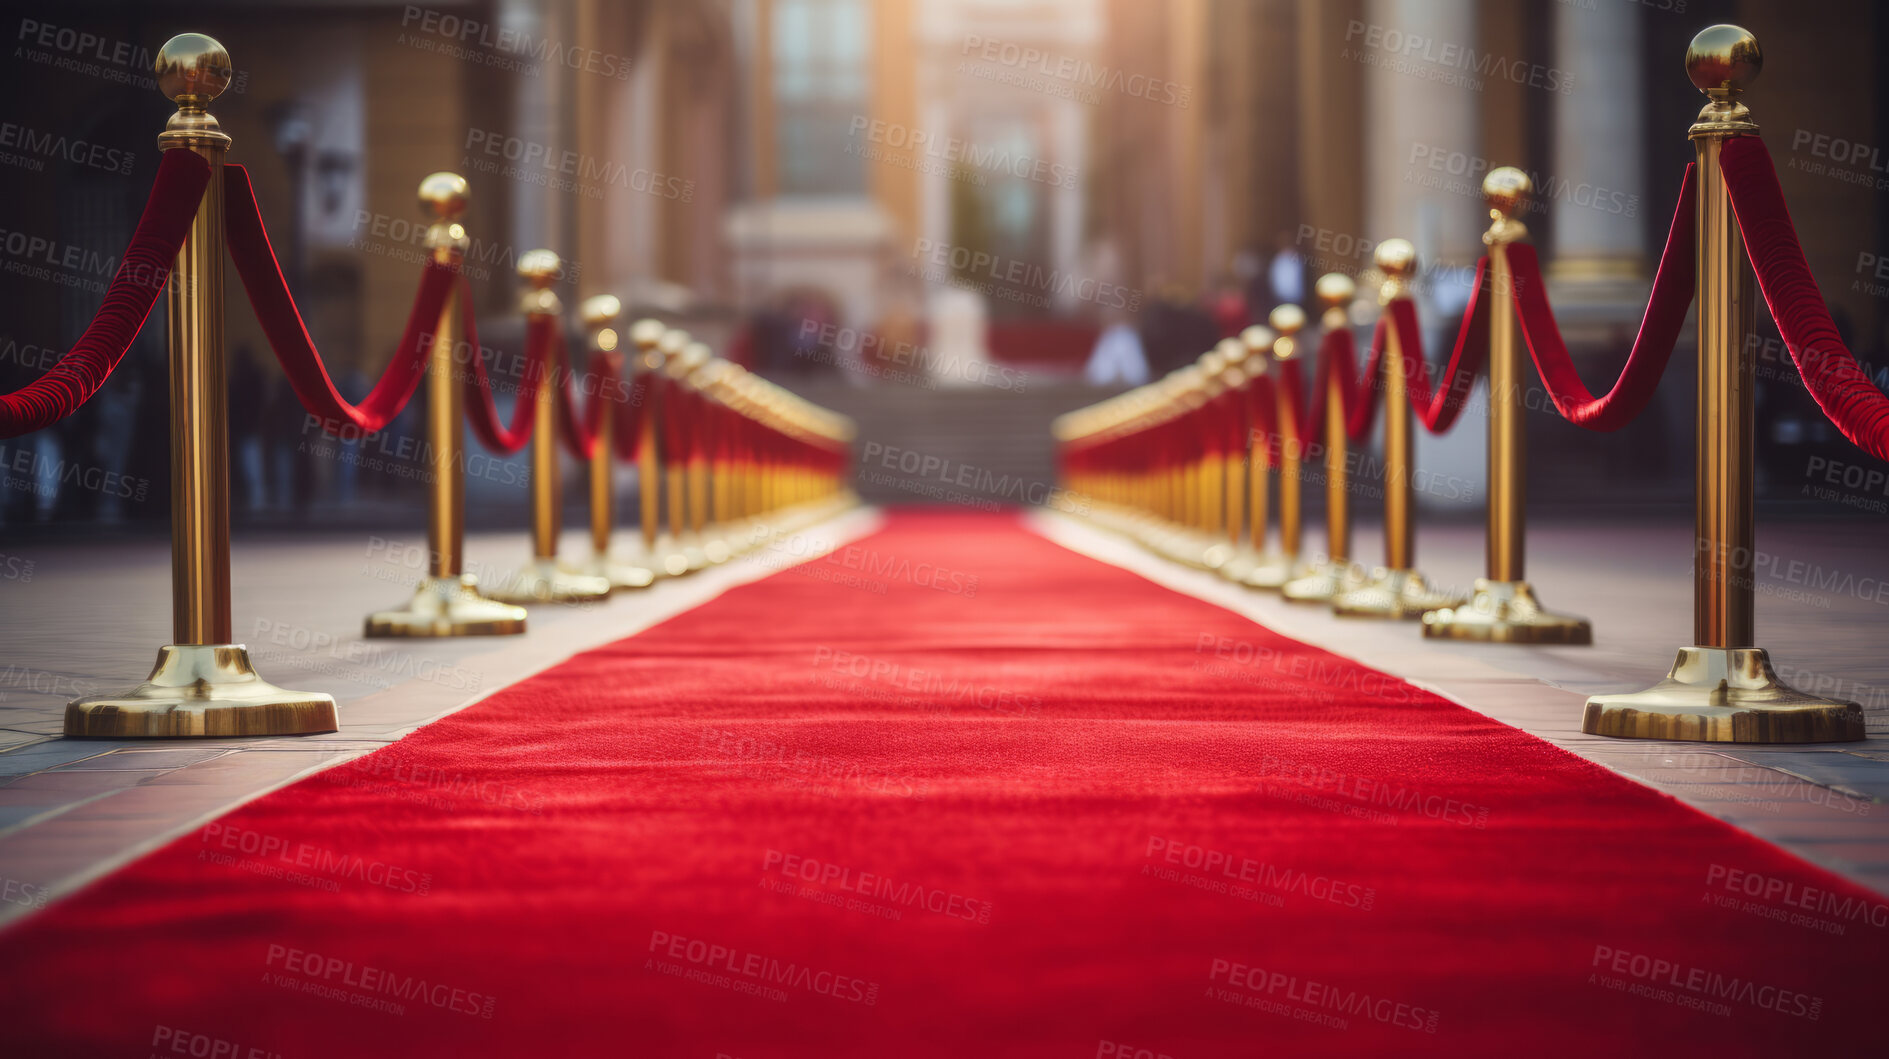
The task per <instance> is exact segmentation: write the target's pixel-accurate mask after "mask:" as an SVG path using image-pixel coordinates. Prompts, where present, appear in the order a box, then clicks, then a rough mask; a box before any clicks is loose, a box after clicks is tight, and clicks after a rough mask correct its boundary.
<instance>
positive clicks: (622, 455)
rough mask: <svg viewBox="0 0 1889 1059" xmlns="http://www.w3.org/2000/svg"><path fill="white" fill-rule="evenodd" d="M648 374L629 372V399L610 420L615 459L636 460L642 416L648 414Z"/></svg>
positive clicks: (639, 445) (641, 428)
mask: <svg viewBox="0 0 1889 1059" xmlns="http://www.w3.org/2000/svg"><path fill="white" fill-rule="evenodd" d="M649 376H650V373H649V372H647V371H639V372H634V373H632V374H631V376H630V396H629V400H628V402H627V403H626V404H625V405H624V406H623V408H622V409H620V410H619V412H618V414H617V416H616V418H615V419H613V420H612V421H611V423H612V427H613V431H614V433H615V434H616V437H615V439H614V441H615V447H616V451H617V459H619V460H622V461H623V462H625V463H634V462H636V455H637V452H638V450H639V449H640V447H641V445H642V437H643V417H644V416H646V415H649V414H650V411H649V394H650V389H649V385H650V379H649Z"/></svg>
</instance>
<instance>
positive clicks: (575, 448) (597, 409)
mask: <svg viewBox="0 0 1889 1059" xmlns="http://www.w3.org/2000/svg"><path fill="white" fill-rule="evenodd" d="M569 362H570V350H569V348H568V347H567V346H566V345H565V344H564V334H563V332H562V331H560V332H558V335H557V360H556V363H555V364H554V365H553V366H552V369H551V370H552V371H554V372H556V373H557V374H558V375H559V377H560V378H561V379H562V381H561V382H560V383H559V384H558V436H559V437H561V438H562V439H563V440H564V450H565V451H566V452H568V453H570V454H571V456H572V457H573V458H575V459H578V460H588V459H590V458H591V456H592V455H594V454H595V453H596V451H597V440H598V439H597V434H598V432H599V430H600V428H601V427H602V426H603V403H604V402H605V401H615V402H618V403H621V402H622V395H621V394H620V393H619V392H618V390H619V387H618V385H617V372H616V368H615V367H613V366H612V365H611V363H610V355H609V354H608V353H604V352H602V351H600V350H592V351H591V353H590V359H589V361H588V362H587V363H586V364H585V374H586V375H587V376H588V377H589V378H590V380H591V382H592V384H593V385H594V387H595V389H593V390H592V392H591V394H590V400H588V401H586V402H585V403H584V407H583V409H582V410H581V411H580V410H579V409H578V407H577V401H576V398H575V397H574V396H572V394H571V390H572V389H573V388H574V387H575V386H576V385H577V373H576V371H575V370H574V369H570V370H567V369H566V365H567V364H568V363H569ZM619 414H620V413H619Z"/></svg>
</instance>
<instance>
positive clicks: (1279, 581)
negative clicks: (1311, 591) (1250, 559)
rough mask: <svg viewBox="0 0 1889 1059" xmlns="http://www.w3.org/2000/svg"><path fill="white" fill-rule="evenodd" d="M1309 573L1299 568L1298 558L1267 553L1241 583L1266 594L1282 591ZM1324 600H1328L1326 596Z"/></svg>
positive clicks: (1277, 553)
mask: <svg viewBox="0 0 1889 1059" xmlns="http://www.w3.org/2000/svg"><path fill="white" fill-rule="evenodd" d="M1309 572H1310V571H1307V570H1302V569H1300V568H1299V557H1298V556H1296V555H1284V554H1281V553H1279V552H1269V553H1267V555H1266V558H1265V561H1263V562H1261V563H1260V564H1259V565H1258V566H1255V567H1253V568H1252V569H1251V570H1248V571H1247V572H1246V577H1245V578H1244V579H1243V580H1242V581H1241V584H1244V585H1245V586H1246V587H1247V588H1259V589H1264V590H1266V591H1268V592H1281V591H1284V589H1285V587H1286V585H1288V584H1290V583H1291V582H1293V581H1295V580H1297V579H1298V578H1299V577H1300V576H1301V575H1303V574H1306V573H1309ZM1325 598H1327V599H1330V598H1331V597H1330V596H1329V595H1327V596H1326V597H1325Z"/></svg>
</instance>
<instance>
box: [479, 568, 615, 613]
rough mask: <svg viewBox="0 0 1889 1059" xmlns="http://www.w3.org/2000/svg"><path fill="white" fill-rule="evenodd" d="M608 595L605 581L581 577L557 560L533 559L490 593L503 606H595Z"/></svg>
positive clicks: (588, 575)
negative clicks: (550, 604) (549, 604)
mask: <svg viewBox="0 0 1889 1059" xmlns="http://www.w3.org/2000/svg"><path fill="white" fill-rule="evenodd" d="M609 595H610V581H609V579H608V578H603V577H593V576H592V575H590V574H580V573H578V572H577V571H575V570H572V569H570V568H568V567H566V566H565V565H564V564H563V563H560V562H558V561H557V560H556V559H533V560H532V561H531V563H530V564H529V565H527V566H525V567H524V568H523V569H521V570H519V571H518V572H517V573H515V574H513V575H512V576H510V577H508V578H506V579H505V582H504V583H503V584H501V585H499V586H498V588H496V589H494V590H493V591H492V597H493V598H494V599H497V600H500V601H502V602H505V603H595V602H597V601H599V600H602V599H605V598H607V597H608V596H609Z"/></svg>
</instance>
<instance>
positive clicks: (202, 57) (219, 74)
mask: <svg viewBox="0 0 1889 1059" xmlns="http://www.w3.org/2000/svg"><path fill="white" fill-rule="evenodd" d="M153 68H154V69H155V70H156V72H157V87H158V90H159V91H161V92H163V93H164V98H166V99H168V100H170V101H171V102H173V103H175V104H177V105H178V106H180V107H184V106H189V107H203V106H207V105H208V104H209V102H210V101H211V100H213V99H215V98H216V97H218V96H220V95H222V94H223V90H224V89H226V88H228V87H229V86H230V79H231V78H232V77H234V76H235V71H234V69H233V68H232V67H231V65H230V53H229V52H228V51H226V50H225V49H224V47H223V45H221V44H219V43H217V40H216V38H215V37H206V36H204V35H203V34H201V33H179V34H178V35H177V36H175V37H172V38H171V39H169V40H167V41H165V42H164V46H163V47H162V48H159V49H158V50H157V62H156V63H155V64H153Z"/></svg>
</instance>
